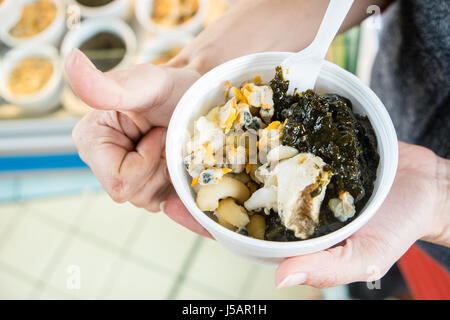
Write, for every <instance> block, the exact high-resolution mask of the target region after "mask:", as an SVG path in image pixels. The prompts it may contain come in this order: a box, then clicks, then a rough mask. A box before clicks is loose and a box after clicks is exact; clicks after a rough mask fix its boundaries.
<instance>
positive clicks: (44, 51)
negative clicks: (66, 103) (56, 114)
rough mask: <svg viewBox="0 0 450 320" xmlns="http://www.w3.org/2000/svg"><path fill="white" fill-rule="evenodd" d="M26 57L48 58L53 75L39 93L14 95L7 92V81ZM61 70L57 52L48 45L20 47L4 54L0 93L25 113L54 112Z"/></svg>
mask: <svg viewBox="0 0 450 320" xmlns="http://www.w3.org/2000/svg"><path fill="white" fill-rule="evenodd" d="M28 57H42V58H48V59H50V60H51V61H52V63H53V74H52V77H51V78H50V80H49V81H48V82H47V84H46V85H45V86H44V87H43V88H42V89H41V90H39V91H37V92H36V93H33V94H29V95H18V94H14V93H12V92H11V91H10V90H9V85H8V80H9V75H10V74H11V72H12V70H13V69H14V68H15V67H16V66H17V64H18V63H20V61H22V60H23V59H25V58H28ZM61 89H62V68H61V59H60V57H59V55H58V50H57V49H56V48H54V47H52V46H49V45H41V46H35V45H34V46H21V47H16V48H14V49H12V50H10V51H8V52H7V53H6V55H5V56H4V58H3V60H2V63H1V72H0V91H1V94H2V96H3V97H4V98H5V100H7V101H8V102H9V103H11V104H14V105H18V106H21V107H23V108H24V111H25V113H31V114H38V113H45V112H48V111H51V110H54V109H55V108H56V107H57V106H58V105H59V104H60V95H61Z"/></svg>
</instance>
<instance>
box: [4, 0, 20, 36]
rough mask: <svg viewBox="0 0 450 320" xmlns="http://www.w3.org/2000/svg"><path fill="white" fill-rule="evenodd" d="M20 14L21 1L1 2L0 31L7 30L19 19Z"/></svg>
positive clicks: (6, 0)
mask: <svg viewBox="0 0 450 320" xmlns="http://www.w3.org/2000/svg"><path fill="white" fill-rule="evenodd" d="M21 13H22V3H21V0H3V2H2V3H1V4H0V21H1V22H2V23H1V26H0V28H1V29H5V30H9V29H10V28H11V27H12V26H13V25H15V24H16V23H17V21H19V19H20V15H21Z"/></svg>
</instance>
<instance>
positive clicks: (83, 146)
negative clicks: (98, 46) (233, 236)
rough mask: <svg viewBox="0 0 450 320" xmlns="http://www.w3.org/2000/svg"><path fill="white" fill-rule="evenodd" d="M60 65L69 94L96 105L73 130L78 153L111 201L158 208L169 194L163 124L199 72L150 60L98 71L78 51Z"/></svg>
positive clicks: (170, 191)
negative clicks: (155, 63)
mask: <svg viewBox="0 0 450 320" xmlns="http://www.w3.org/2000/svg"><path fill="white" fill-rule="evenodd" d="M65 66H66V73H67V77H68V79H69V82H70V84H71V86H72V88H73V90H74V91H75V93H76V94H77V95H78V96H79V97H80V98H81V99H82V100H83V101H84V102H86V103H87V104H88V105H90V106H91V107H93V108H94V109H96V110H95V111H92V112H90V113H89V114H88V115H86V116H85V117H84V118H83V119H82V120H81V121H80V122H79V123H78V124H77V126H76V127H75V129H74V131H73V139H74V141H75V144H76V146H77V148H78V151H79V154H80V157H81V158H82V159H83V161H85V162H86V163H87V164H88V165H89V167H90V168H91V169H92V171H93V172H94V174H95V175H96V177H97V178H98V179H99V181H100V183H101V184H102V186H103V187H104V188H105V190H106V191H107V192H108V194H109V195H110V196H111V197H112V198H113V199H114V200H115V201H117V202H124V201H130V202H131V203H133V204H134V205H136V206H138V207H142V208H145V209H147V210H149V211H152V212H156V211H159V210H160V203H161V202H162V201H164V200H166V199H167V198H168V197H169V196H171V195H174V194H175V193H174V190H173V188H172V186H171V183H170V181H169V177H168V174H167V169H166V162H165V159H164V154H165V153H164V152H163V149H164V147H165V135H166V127H167V125H168V123H169V120H170V116H171V115H172V112H173V109H174V108H175V106H176V104H177V102H178V100H179V98H180V97H181V96H182V94H183V93H184V91H185V90H187V88H189V87H190V86H191V85H192V83H193V82H194V81H195V80H197V79H198V78H199V77H200V75H199V73H198V72H196V71H194V70H192V69H189V68H170V67H167V66H154V65H152V64H142V65H138V66H135V67H133V68H130V69H126V70H120V71H112V72H108V73H102V72H100V71H98V70H97V69H96V68H95V67H94V65H93V64H92V63H91V62H90V61H89V60H88V59H87V57H86V56H85V55H84V54H83V53H81V52H80V51H79V50H75V51H73V52H72V53H71V54H70V55H69V56H68V57H67V59H66V62H65Z"/></svg>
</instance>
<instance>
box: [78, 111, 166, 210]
mask: <svg viewBox="0 0 450 320" xmlns="http://www.w3.org/2000/svg"><path fill="white" fill-rule="evenodd" d="M102 115H103V113H100V116H102ZM98 116H99V113H91V114H89V115H88V116H87V117H85V118H84V119H83V120H82V121H80V123H79V124H78V125H77V126H76V128H75V129H74V132H73V138H74V141H75V144H76V146H77V148H78V150H79V154H80V156H81V158H82V159H83V160H84V161H85V162H86V163H87V164H88V165H89V167H90V168H91V170H92V171H93V172H94V174H95V175H96V177H97V178H98V179H99V181H100V183H101V184H102V185H103V187H104V188H105V190H106V191H107V192H108V194H109V195H110V196H111V198H113V200H115V201H117V202H124V201H127V200H130V199H131V198H133V196H135V195H136V194H137V193H138V192H139V190H141V189H142V188H143V187H144V186H145V185H146V184H149V183H150V181H153V180H155V182H156V183H155V184H154V188H155V190H156V189H157V188H158V187H160V186H161V185H162V184H163V183H164V175H163V174H161V173H160V172H159V171H158V169H160V170H161V166H160V162H161V153H162V149H163V146H164V144H165V133H166V129H165V128H160V127H158V128H153V129H152V130H150V131H149V132H148V133H147V134H145V135H144V136H143V137H142V138H141V139H140V140H139V142H138V143H137V145H136V146H134V142H133V141H132V140H131V139H130V138H128V137H127V136H126V135H124V134H123V133H122V132H120V131H119V130H117V129H114V128H111V127H110V126H108V125H101V124H99V125H96V126H92V125H91V124H92V122H96V123H100V120H99V119H98ZM165 182H166V183H168V180H167V179H166V180H165Z"/></svg>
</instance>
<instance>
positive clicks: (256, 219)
mask: <svg viewBox="0 0 450 320" xmlns="http://www.w3.org/2000/svg"><path fill="white" fill-rule="evenodd" d="M247 230H248V232H249V233H250V236H252V237H253V238H256V239H260V240H264V234H265V233H266V219H264V217H263V216H260V215H259V214H254V215H252V216H251V217H250V222H249V223H248V225H247Z"/></svg>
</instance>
